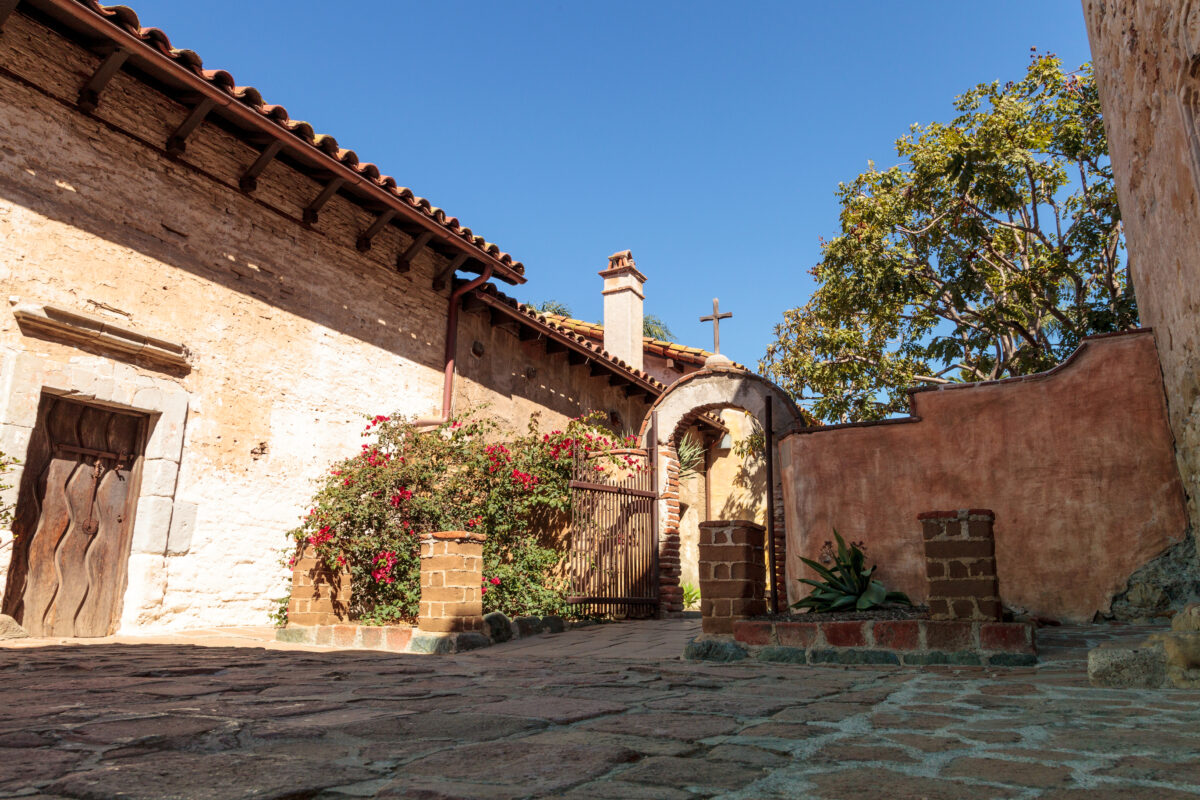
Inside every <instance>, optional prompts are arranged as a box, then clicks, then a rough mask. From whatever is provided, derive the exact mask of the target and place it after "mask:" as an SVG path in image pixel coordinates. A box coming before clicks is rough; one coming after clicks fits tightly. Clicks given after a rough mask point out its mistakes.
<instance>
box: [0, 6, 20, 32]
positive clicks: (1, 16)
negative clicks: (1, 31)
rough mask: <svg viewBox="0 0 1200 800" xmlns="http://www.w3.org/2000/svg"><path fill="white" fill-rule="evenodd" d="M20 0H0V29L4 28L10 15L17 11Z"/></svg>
mask: <svg viewBox="0 0 1200 800" xmlns="http://www.w3.org/2000/svg"><path fill="white" fill-rule="evenodd" d="M18 2H20V0H0V28H3V27H4V22H5V20H7V19H8V18H9V17H11V16H12V13H13V12H14V11H16V10H17V3H18Z"/></svg>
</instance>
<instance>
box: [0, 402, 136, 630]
mask: <svg viewBox="0 0 1200 800" xmlns="http://www.w3.org/2000/svg"><path fill="white" fill-rule="evenodd" d="M51 398H53V399H55V400H61V401H65V402H67V403H70V404H72V405H75V406H78V407H80V408H91V409H94V410H96V411H102V412H105V413H108V414H120V415H122V416H126V417H133V418H134V419H136V420H137V431H136V433H135V434H134V443H133V447H134V450H133V455H134V462H133V464H131V465H130V467H129V478H128V481H129V487H128V489H127V490H126V493H125V505H124V508H123V509H122V512H121V513H122V516H123V517H124V520H123V521H122V522H121V523H120V525H121V527H120V532H119V533H118V536H119V539H118V542H117V558H116V563H115V573H114V574H112V575H109V576H106V577H105V580H112V581H115V582H116V584H117V601H116V603H115V604H114V606H113V608H112V609H111V617H110V619H109V620H108V623H107V630H106V631H105V634H100V635H102V636H103V635H111V634H113V633H115V632H116V630H117V628H118V627H119V625H120V623H121V616H122V613H123V611H124V603H125V591H126V589H128V584H129V554H130V551H131V549H132V546H133V531H134V526H135V525H136V524H137V507H138V498H139V496H140V494H141V486H142V469H143V465H144V463H145V452H146V435H147V432H148V431H149V426H150V416H149V414H147V413H146V412H143V411H136V410H133V409H128V408H123V407H119V406H114V405H112V404H110V403H96V402H88V401H86V400H81V399H79V398H77V397H70V396H65V395H62V394H58V393H55V392H47V391H43V392H42V393H41V396H40V397H39V399H38V411H37V420H38V422H39V423H41V425H42V430H41V433H40V434H39V432H38V428H37V425H36V424H35V427H34V430H33V435H32V437H31V439H30V445H31V446H32V445H33V444H34V442H35V441H36V438H37V437H38V436H39V435H40V436H42V437H44V438H45V440H46V448H47V450H48V453H47V456H46V458H47V464H48V463H49V460H50V459H53V458H54V452H53V451H54V447H55V445H54V443H53V442H52V441H51V440H50V426H49V424H48V418H49V414H48V413H47V415H46V418H43V416H42V405H43V404H45V403H48V402H49V401H50V400H51ZM26 453H27V455H28V450H27V451H26ZM80 461H81V463H86V461H87V459H86V458H81V459H80ZM24 463H25V466H26V467H28V459H27V460H26V461H25V462H24ZM41 468H45V465H42V466H41ZM39 474H40V469H39V470H38V472H37V473H35V472H33V471H29V470H28V469H25V470H24V471H23V472H22V475H21V480H20V481H19V482H18V493H17V497H18V500H17V505H16V510H15V517H16V518H17V519H20V517H21V511H22V509H23V508H25V504H27V503H34V504H35V507H36V508H37V511H38V515H37V517H36V519H35V521H34V522H35V529H34V531H26V536H25V538H24V541H22V542H14V544H13V547H12V553H11V555H10V558H9V561H8V572H7V575H8V576H9V580H6V582H5V586H4V590H3V593H2V595H0V609H3V612H4V613H6V614H13V616H14V617H16V615H15V614H14V613H13V611H14V609H15V606H16V605H17V604H18V603H19V602H20V598H17V597H16V596H15V594H14V591H13V589H14V587H13V583H12V580H11V576H13V575H14V574H15V573H16V571H17V569H18V568H20V569H21V570H22V571H23V573H24V574H23V575H22V577H24V578H27V577H28V575H29V571H30V564H29V546H30V545H31V544H32V538H33V533H35V532H36V528H37V522H38V521H40V520H41V514H42V511H43V510H44V506H45V497H44V496H43V497H40V498H39V497H38V496H37V495H38V487H37V486H36V482H37V480H38V477H39ZM24 593H25V586H24V581H22V586H21V594H22V595H24ZM17 622H19V623H21V624H22V625H24V623H25V621H24V613H22V615H21V618H19V619H17Z"/></svg>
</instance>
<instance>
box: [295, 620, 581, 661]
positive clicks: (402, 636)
mask: <svg viewBox="0 0 1200 800" xmlns="http://www.w3.org/2000/svg"><path fill="white" fill-rule="evenodd" d="M505 619H507V617H505ZM508 627H509V630H510V632H511V634H510V635H509V636H506V637H504V638H492V637H489V636H488V635H486V634H484V633H479V632H475V631H461V632H453V633H441V632H432V631H423V630H420V629H418V628H416V627H415V626H412V627H410V626H408V625H358V624H355V623H347V624H341V625H288V626H287V627H285V628H276V629H275V641H277V642H289V643H291V644H314V645H325V646H329V647H342V648H346V649H348V650H380V651H383V652H388V653H417V654H421V655H437V654H446V653H461V652H463V651H465V650H477V649H479V648H480V647H490V646H491V645H493V644H497V643H499V642H501V641H508V640H509V639H521V638H524V637H528V636H535V635H537V634H539V633H562V631H563V630H564V629H565V628H566V623H565V622H564V621H563V619H562V617H555V616H549V617H517V618H516V619H513V620H509V624H508Z"/></svg>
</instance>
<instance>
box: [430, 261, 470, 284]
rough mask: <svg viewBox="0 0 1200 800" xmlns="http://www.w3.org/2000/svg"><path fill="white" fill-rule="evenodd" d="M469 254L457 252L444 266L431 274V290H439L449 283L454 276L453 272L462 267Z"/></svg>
mask: <svg viewBox="0 0 1200 800" xmlns="http://www.w3.org/2000/svg"><path fill="white" fill-rule="evenodd" d="M467 258H469V256H468V255H467V254H466V253H459V254H458V255H456V256H455V257H454V259H453V260H452V261H451V262H450V263H449V264H447V265H446V268H445V269H444V270H442V271H441V272H439V273H438V274H437V275H434V276H433V290H434V291H435V292H440V291H441V290H442V289H445V288H446V286H448V285H449V283H450V281H451V279H453V278H454V273H456V272H458V271H459V270H460V269H462V265H463V264H465V263H467Z"/></svg>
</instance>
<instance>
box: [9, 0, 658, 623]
mask: <svg viewBox="0 0 1200 800" xmlns="http://www.w3.org/2000/svg"><path fill="white" fill-rule="evenodd" d="M97 62H98V59H97V58H96V57H95V56H92V55H90V54H88V53H86V52H84V51H82V50H79V49H76V48H73V47H72V46H70V45H68V44H66V43H65V42H64V41H62V40H61V39H59V38H58V37H57V36H56V35H55V34H53V33H52V32H50V31H47V30H46V29H44V28H42V27H41V26H40V25H38V24H36V23H34V22H32V21H30V20H29V19H28V18H26V17H24V16H23V15H21V14H16V15H13V16H12V17H10V18H9V19H8V21H7V22H6V24H5V26H4V29H3V32H2V33H0V64H3V65H4V67H5V68H6V69H8V70H11V71H13V72H15V73H17V74H19V75H22V76H26V77H28V78H29V79H30V80H31V81H32V82H33V83H35V84H36V85H38V86H40V87H42V88H43V89H45V90H46V91H48V92H50V93H51V94H52V95H54V96H55V97H58V98H63V99H65V100H67V101H68V102H67V103H65V104H64V103H60V102H58V101H56V100H55V99H53V98H51V97H47V96H46V95H45V94H44V93H42V92H39V91H36V90H34V89H32V88H30V87H27V86H24V85H22V84H21V83H19V82H16V81H14V80H12V79H10V78H8V77H4V76H0V131H2V132H3V133H2V135H0V287H2V290H3V292H4V295H5V296H9V297H19V298H20V300H21V301H22V302H24V303H38V304H43V303H48V304H54V305H59V306H63V307H67V308H71V309H76V310H79V311H84V312H88V313H91V314H93V315H97V316H101V317H106V318H109V319H111V320H112V321H113V322H114V323H116V324H119V325H121V326H123V327H126V328H132V329H135V330H137V331H139V332H143V333H147V334H150V335H154V336H158V337H161V338H164V339H168V340H171V341H176V342H180V343H182V344H184V345H186V346H187V347H188V348H189V350H190V351H191V353H192V356H191V359H192V361H191V363H192V369H191V370H190V371H189V372H187V373H186V374H182V375H181V374H172V373H167V372H162V371H159V370H156V369H153V368H151V367H147V366H146V365H144V364H140V363H139V364H132V365H131V364H130V363H121V362H119V361H115V360H114V359H113V358H111V357H109V356H107V355H104V354H102V353H98V352H95V353H93V352H85V351H84V350H81V349H77V348H75V347H71V346H68V345H63V344H58V343H55V342H51V341H47V340H44V339H41V338H32V337H28V336H23V335H22V333H21V332H20V331H19V329H18V328H17V326H16V324H15V322H14V319H13V317H12V316H11V315H9V314H7V313H6V314H3V315H0V368H2V369H3V371H4V379H5V380H6V381H8V380H13V379H15V378H14V370H15V367H14V365H15V364H17V362H18V359H17V356H18V355H20V354H33V355H34V356H36V358H38V359H41V360H43V361H45V362H47V363H50V364H56V365H62V369H61V370H60V372H64V374H65V373H69V372H70V370H71V369H73V368H77V369H79V370H85V371H88V372H90V373H94V374H98V375H108V376H113V375H116V376H118V377H117V379H118V380H121V381H127V382H136V383H138V384H139V385H140V384H141V383H143V382H145V383H147V384H149V383H150V382H158V384H159V385H174V386H179V387H182V388H183V389H184V390H185V391H186V392H187V394H188V396H189V400H188V406H189V409H188V416H187V422H186V433H185V438H184V449H183V456H182V462H181V466H180V472H179V479H178V483H177V485H175V486H174V487H167V488H166V489H165V490H164V491H165V492H166V493H167V494H171V493H172V492H173V497H174V503H173V509H174V513H175V515H176V516H177V517H178V516H179V515H180V514H181V513H184V514H187V515H192V516H194V524H193V525H192V527H191V538H190V542H188V543H187V546H186V548H185V549H184V550H183V551H182V552H172V553H170V554H167V555H166V556H165V557H160V558H157V560H155V559H154V558H150V559H149V560H147V561H146V563H145V564H140V565H139V566H138V568H137V569H134V568H133V567H132V566H131V571H130V572H131V574H130V582H131V583H130V591H133V589H134V588H135V587H134V583H135V582H139V581H140V582H142V583H146V582H150V583H154V584H155V587H151V588H150V589H147V588H146V587H145V586H139V587H137V588H138V590H139V592H141V594H142V595H144V596H148V597H152V596H154V594H155V592H157V597H158V598H160V599H161V602H153V603H147V604H145V606H144V607H140V608H136V609H133V610H132V612H131V611H130V609H129V608H127V609H126V615H125V618H126V622H127V623H129V624H127V625H126V627H125V629H126V630H128V629H129V627H131V626H136V627H138V628H141V629H153V628H168V627H170V628H181V627H187V626H196V625H216V624H247V623H255V624H261V623H262V622H264V621H265V619H266V613H267V611H268V608H269V607H270V600H271V599H272V598H275V597H280V596H283V595H285V594H286V591H287V576H286V574H285V571H284V569H283V567H282V566H281V564H280V563H279V556H280V552H281V550H282V549H283V548H284V546H285V539H284V537H283V533H284V532H285V531H286V530H288V529H289V528H291V527H293V526H294V525H295V524H296V522H297V520H298V518H299V516H300V514H302V513H303V512H304V511H305V509H306V505H305V504H306V501H307V499H308V498H309V497H310V495H311V491H312V488H313V487H312V481H313V480H314V479H316V478H318V477H319V476H320V475H322V474H323V472H324V469H325V468H326V466H327V465H328V464H329V463H330V462H331V461H332V460H334V459H336V458H339V457H342V456H344V455H347V454H350V453H352V452H354V451H356V450H357V449H358V445H359V442H360V441H361V440H360V439H359V433H360V431H361V430H362V427H363V415H366V414H376V413H389V412H399V413H402V414H408V415H429V414H432V413H435V412H436V411H438V410H440V404H441V385H442V379H441V367H442V357H443V348H444V342H443V336H444V332H445V319H446V308H447V296H448V292H445V291H444V292H441V293H435V292H434V291H433V290H432V289H431V288H430V285H431V280H432V276H433V274H434V273H435V270H437V269H440V268H441V267H442V266H443V264H442V263H435V261H434V259H433V258H431V257H430V255H429V254H428V253H426V254H424V255H422V256H421V257H420V258H418V259H417V261H416V263H415V264H414V267H413V270H412V271H411V272H410V273H408V274H407V275H398V274H397V273H396V272H395V271H394V269H392V259H394V257H395V254H396V253H397V252H398V250H400V249H401V248H402V246H403V245H405V244H406V239H405V237H404V236H403V234H401V233H400V232H399V231H397V230H395V229H394V228H388V229H386V230H384V231H383V232H382V233H380V234H379V236H378V237H377V238H376V239H375V243H374V245H375V246H374V248H373V249H372V250H370V251H369V252H367V253H360V252H358V251H357V250H356V249H355V248H354V242H355V239H356V237H357V235H358V233H359V232H361V231H362V230H364V229H365V228H366V227H367V226H368V225H369V224H370V222H371V218H370V217H369V216H368V215H367V214H366V213H365V212H363V211H361V210H360V209H358V208H357V207H356V206H354V205H352V204H350V203H348V202H346V201H343V200H341V199H339V198H336V197H335V198H334V199H333V200H331V201H330V202H329V204H328V205H326V206H325V208H324V209H323V210H322V211H321V214H320V220H319V222H318V223H317V224H316V225H315V226H313V228H312V229H308V228H306V227H304V226H303V225H301V224H299V223H298V222H297V221H296V220H297V219H298V218H299V217H300V215H301V210H302V208H303V206H304V205H306V204H307V203H308V202H309V200H311V199H312V197H314V196H315V194H316V192H317V191H318V190H319V189H318V187H317V186H316V184H314V183H313V182H311V181H309V180H308V179H307V178H305V177H303V176H301V175H299V174H298V173H295V172H294V171H293V170H291V169H290V168H289V167H288V166H286V165H285V164H283V163H281V162H279V161H278V160H277V161H274V162H272V164H271V165H270V166H269V167H268V168H267V170H266V171H265V172H264V173H263V175H262V176H261V177H260V179H259V188H258V189H257V191H256V192H255V193H254V195H253V196H252V197H250V196H247V195H244V194H243V193H241V192H239V191H237V189H236V188H233V187H236V184H237V180H238V177H239V176H240V174H241V173H242V171H243V170H244V169H245V167H246V166H248V165H249V164H250V163H252V162H253V161H254V159H255V157H256V154H255V152H254V151H253V150H251V149H250V148H248V147H247V146H245V145H243V144H241V143H240V142H238V141H237V140H236V139H234V138H233V137H231V136H229V135H227V134H226V133H224V132H223V131H221V130H219V129H217V128H214V127H213V126H211V125H207V124H206V125H203V126H201V128H199V129H198V130H197V131H196V132H195V133H194V134H193V136H192V137H191V138H190V139H189V141H188V149H187V153H186V154H185V156H184V157H183V158H182V159H181V163H176V162H173V161H171V160H169V159H167V158H165V157H164V156H162V155H160V154H159V153H158V152H156V151H155V150H152V149H150V148H148V147H145V146H144V145H142V144H140V143H138V142H137V141H135V140H133V139H131V138H130V137H128V136H126V135H123V134H122V133H119V132H117V131H114V130H113V129H112V128H111V127H109V126H107V125H105V124H104V121H108V122H111V123H113V124H114V125H117V126H119V127H120V128H122V129H124V130H127V131H132V132H133V133H135V134H136V135H137V136H139V137H141V138H143V139H145V140H146V141H149V142H154V143H162V142H165V141H166V138H167V136H168V135H169V134H170V133H171V132H172V131H173V130H174V128H175V127H176V126H177V125H178V124H179V123H180V122H181V121H182V119H183V117H184V115H185V109H183V108H182V107H181V106H178V105H177V104H175V103H173V102H172V101H169V100H166V99H165V98H163V97H162V96H160V95H158V94H156V93H155V92H153V91H152V90H151V89H149V88H148V87H146V86H145V85H143V84H140V83H138V82H137V81H135V80H134V79H132V78H131V77H129V76H128V75H125V74H123V73H119V74H118V75H117V76H116V77H115V78H114V79H113V80H112V82H111V83H110V84H109V86H108V88H107V89H106V90H105V92H104V94H103V98H102V102H101V105H100V107H99V109H98V111H97V112H96V116H97V117H98V118H99V120H97V119H91V118H89V117H87V116H85V115H83V114H81V113H79V112H78V111H76V110H75V109H74V108H73V107H71V106H72V103H73V100H74V97H75V93H76V92H77V91H78V88H79V86H81V85H82V84H83V82H84V81H85V80H86V78H87V77H88V76H89V75H90V74H91V73H92V71H93V70H94V69H95V67H96V64H97ZM188 165H194V166H197V167H200V168H202V169H203V171H204V172H205V173H207V174H202V173H201V172H200V171H199V170H197V169H194V168H191V167H189V166H188ZM223 184H224V185H223ZM268 206H270V207H268ZM289 217H290V218H289ZM437 261H438V262H440V261H441V259H440V258H438V259H437ZM109 309H120V313H116V312H113V311H111V310H109ZM468 318H469V316H468ZM469 326H470V323H466V324H464V328H467V327H469ZM478 335H479V334H478V333H476V334H475V335H474V336H473V335H472V334H471V333H464V334H463V335H462V336H460V343H462V342H464V341H465V344H466V348H467V351H468V352H469V347H470V344H471V342H472V339H473V338H476V337H477V336H478ZM496 335H497V336H499V335H500V334H496ZM518 349H520V348H519V347H518V345H517V344H516V343H515V342H514V343H506V344H501V345H497V346H496V347H495V349H494V351H493V352H495V353H496V354H497V358H501V359H512V358H514V357H515V356H514V353H516V352H517V350H518ZM459 358H460V362H461V361H462V359H463V358H464V355H463V352H462V350H461V348H460V356H459ZM468 358H469V356H468ZM522 359H523V361H522V362H521V363H528V364H535V365H537V366H536V368H537V369H538V370H539V373H541V372H544V373H545V374H546V375H547V376H549V375H551V373H552V371H553V370H560V369H562V370H565V362H566V359H565V358H563V357H562V356H561V355H560V356H558V357H557V360H552V359H550V358H549V357H546V356H544V354H543V356H542V359H543V360H542V361H539V360H538V359H539V356H538V353H536V352H533V351H529V352H523V353H522ZM26 360H28V359H27V358H26ZM558 361H561V362H562V366H559V364H558ZM114 366H115V367H116V368H117V369H116V370H115V372H114ZM465 372H466V373H467V377H466V378H463V379H460V380H459V384H460V387H462V390H463V391H464V393H465V394H466V395H467V396H468V397H469V398H470V397H473V396H475V395H477V394H479V392H478V391H474V392H473V387H472V383H473V380H476V379H477V380H479V381H485V382H489V381H494V380H495V375H494V374H492V373H489V372H487V371H472V370H471V368H469V367H468V368H466V369H465ZM557 379H558V377H557V376H556V377H555V380H557ZM164 382H165V383H164ZM598 387H602V388H598ZM564 394H569V395H570V397H569V399H568V400H562V399H561V398H559V397H555V396H552V393H550V392H546V391H542V392H540V393H539V392H538V391H532V390H529V389H528V388H527V387H512V386H510V387H507V388H504V389H503V390H501V391H498V392H491V393H490V396H489V399H491V400H493V407H492V409H491V411H490V413H491V415H492V416H494V417H495V418H497V419H498V420H500V421H501V422H502V423H503V424H505V425H506V426H508V427H511V428H514V429H523V428H524V424H525V420H526V418H527V417H528V414H529V412H530V411H531V410H532V409H534V408H539V407H547V406H548V408H547V410H546V413H545V414H543V417H542V423H543V424H544V425H546V426H552V425H553V426H557V425H560V424H561V423H562V422H563V421H564V420H565V415H568V414H571V415H573V414H575V413H577V410H578V409H580V408H587V407H590V406H592V405H596V406H598V407H600V408H603V409H605V410H607V409H608V407H609V406H610V405H611V404H613V403H615V402H616V401H615V400H613V398H612V394H613V391H612V390H610V389H609V388H608V387H607V384H606V382H603V381H601V379H593V380H592V381H591V382H590V383H586V385H579V384H576V385H575V386H574V387H573V388H572V389H571V390H570V392H568V393H564ZM542 404H545V406H543V405H542ZM618 405H619V404H618ZM461 407H462V406H461V402H460V408H461ZM622 407H624V406H622ZM628 413H629V414H630V415H631V416H632V417H633V418H637V419H640V412H637V411H634V410H632V409H631V410H629V411H628ZM6 421H7V420H0V422H6ZM0 433H2V434H3V439H2V440H0V449H4V450H5V451H6V452H9V453H12V454H15V455H18V456H20V455H23V452H24V446H25V445H26V444H27V440H28V433H27V431H26V432H24V433H23V432H22V431H21V430H20V429H16V428H13V427H12V426H5V427H3V428H0ZM261 444H265V446H266V447H265V450H266V452H265V453H261V454H254V453H252V450H253V449H255V448H259V447H260V445H261ZM170 516H171V514H170V510H169V509H168V513H167V517H168V518H170ZM161 527H162V529H161V530H160V531H159V536H160V537H161V545H162V548H163V550H164V551H165V546H166V536H167V530H166V527H167V524H166V522H164V524H163V525H162V526H161ZM4 536H5V541H3V542H2V543H0V562H2V564H0V569H6V568H7V564H8V555H9V546H10V545H11V542H10V541H8V540H7V537H8V534H7V533H5V534H4ZM0 578H2V575H0ZM128 596H129V595H128V594H127V597H128Z"/></svg>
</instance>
